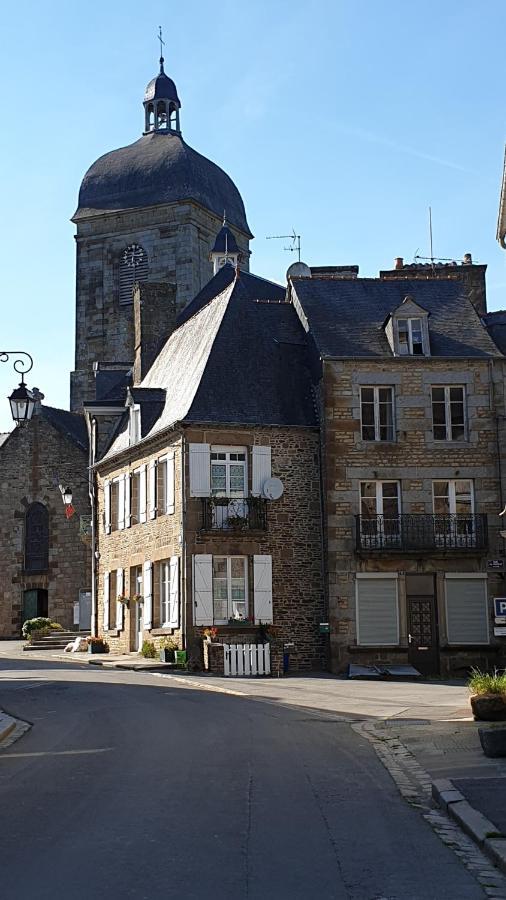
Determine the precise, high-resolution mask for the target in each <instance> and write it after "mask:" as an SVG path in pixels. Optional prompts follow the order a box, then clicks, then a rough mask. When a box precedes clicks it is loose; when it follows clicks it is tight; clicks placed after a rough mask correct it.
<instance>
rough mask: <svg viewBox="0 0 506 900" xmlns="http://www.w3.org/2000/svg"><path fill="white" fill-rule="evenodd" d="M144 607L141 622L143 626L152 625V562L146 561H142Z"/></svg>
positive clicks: (148, 627)
mask: <svg viewBox="0 0 506 900" xmlns="http://www.w3.org/2000/svg"><path fill="white" fill-rule="evenodd" d="M143 574H144V584H143V588H144V609H143V624H144V628H146V629H150V628H152V627H153V563H152V562H149V561H146V562H145V563H144V573H143Z"/></svg>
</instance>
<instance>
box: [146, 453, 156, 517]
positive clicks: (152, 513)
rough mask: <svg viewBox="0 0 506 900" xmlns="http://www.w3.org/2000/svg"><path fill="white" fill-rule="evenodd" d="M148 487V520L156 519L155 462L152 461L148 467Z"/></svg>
mask: <svg viewBox="0 0 506 900" xmlns="http://www.w3.org/2000/svg"><path fill="white" fill-rule="evenodd" d="M148 485H149V518H150V519H154V518H156V460H154V459H152V460H151V461H150V463H149V466H148Z"/></svg>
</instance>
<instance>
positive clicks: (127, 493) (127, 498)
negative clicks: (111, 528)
mask: <svg viewBox="0 0 506 900" xmlns="http://www.w3.org/2000/svg"><path fill="white" fill-rule="evenodd" d="M130 483H131V476H130V472H127V474H126V475H125V528H130V525H131V524H132V510H131V502H130Z"/></svg>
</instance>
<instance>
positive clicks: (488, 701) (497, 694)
mask: <svg viewBox="0 0 506 900" xmlns="http://www.w3.org/2000/svg"><path fill="white" fill-rule="evenodd" d="M467 686H468V688H469V691H470V693H471V695H472V696H471V709H472V711H473V715H474V718H475V719H481V720H483V721H489V722H494V721H496V722H497V721H501V722H503V721H506V673H505V672H499V671H498V670H497V669H495V670H494V672H493V673H492V674H491V673H490V672H480V670H479V669H472V670H471V677H470V679H469V681H468V683H467Z"/></svg>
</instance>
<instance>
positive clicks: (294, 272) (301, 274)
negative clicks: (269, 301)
mask: <svg viewBox="0 0 506 900" xmlns="http://www.w3.org/2000/svg"><path fill="white" fill-rule="evenodd" d="M293 277H298V278H311V269H310V268H309V266H306V263H303V262H294V263H292V265H291V266H289V267H288V269H287V272H286V280H287V281H288V280H289V279H290V278H293Z"/></svg>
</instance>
